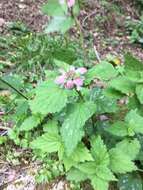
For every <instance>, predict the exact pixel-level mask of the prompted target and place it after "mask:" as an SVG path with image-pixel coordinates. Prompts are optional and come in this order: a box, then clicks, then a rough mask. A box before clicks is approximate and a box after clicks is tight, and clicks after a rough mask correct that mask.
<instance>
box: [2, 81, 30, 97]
mask: <svg viewBox="0 0 143 190" xmlns="http://www.w3.org/2000/svg"><path fill="white" fill-rule="evenodd" d="M0 81H1V82H2V83H4V84H6V85H7V86H9V87H10V88H12V89H13V90H14V91H15V92H17V93H18V94H19V95H20V96H22V97H23V98H25V99H26V100H28V98H27V97H26V96H25V95H24V94H23V93H22V92H20V91H19V90H18V89H16V88H15V87H14V86H12V85H11V84H10V83H8V82H7V81H5V80H4V79H2V78H1V77H0Z"/></svg>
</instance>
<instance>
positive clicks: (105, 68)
mask: <svg viewBox="0 0 143 190" xmlns="http://www.w3.org/2000/svg"><path fill="white" fill-rule="evenodd" d="M115 76H117V71H116V69H115V68H114V67H113V65H112V64H110V63H108V62H106V61H103V62H101V63H100V64H98V65H96V66H94V67H92V68H91V69H90V70H88V72H87V74H86V81H85V82H86V83H87V84H89V83H90V82H91V81H92V80H93V79H94V78H98V79H100V80H110V79H112V78H114V77H115Z"/></svg>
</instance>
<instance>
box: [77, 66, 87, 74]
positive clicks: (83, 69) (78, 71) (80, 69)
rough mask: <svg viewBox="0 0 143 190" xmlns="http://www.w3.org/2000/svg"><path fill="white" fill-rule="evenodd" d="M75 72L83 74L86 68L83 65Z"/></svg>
mask: <svg viewBox="0 0 143 190" xmlns="http://www.w3.org/2000/svg"><path fill="white" fill-rule="evenodd" d="M76 72H77V73H79V74H81V75H83V74H85V73H86V72H87V69H86V68H85V67H80V68H78V69H77V70H76Z"/></svg>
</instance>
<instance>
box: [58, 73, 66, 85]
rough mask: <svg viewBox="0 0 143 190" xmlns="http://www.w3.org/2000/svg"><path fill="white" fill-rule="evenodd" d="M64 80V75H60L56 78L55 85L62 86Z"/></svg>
mask: <svg viewBox="0 0 143 190" xmlns="http://www.w3.org/2000/svg"><path fill="white" fill-rule="evenodd" d="M65 80H66V77H65V75H60V76H59V77H57V78H56V80H55V83H56V84H61V85H64V83H65Z"/></svg>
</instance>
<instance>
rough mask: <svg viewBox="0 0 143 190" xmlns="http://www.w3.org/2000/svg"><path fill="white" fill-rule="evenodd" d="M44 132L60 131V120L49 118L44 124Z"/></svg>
mask: <svg viewBox="0 0 143 190" xmlns="http://www.w3.org/2000/svg"><path fill="white" fill-rule="evenodd" d="M43 130H44V132H50V133H52V132H53V133H58V122H57V121H56V120H48V122H47V123H46V124H45V125H44V126H43Z"/></svg>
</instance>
